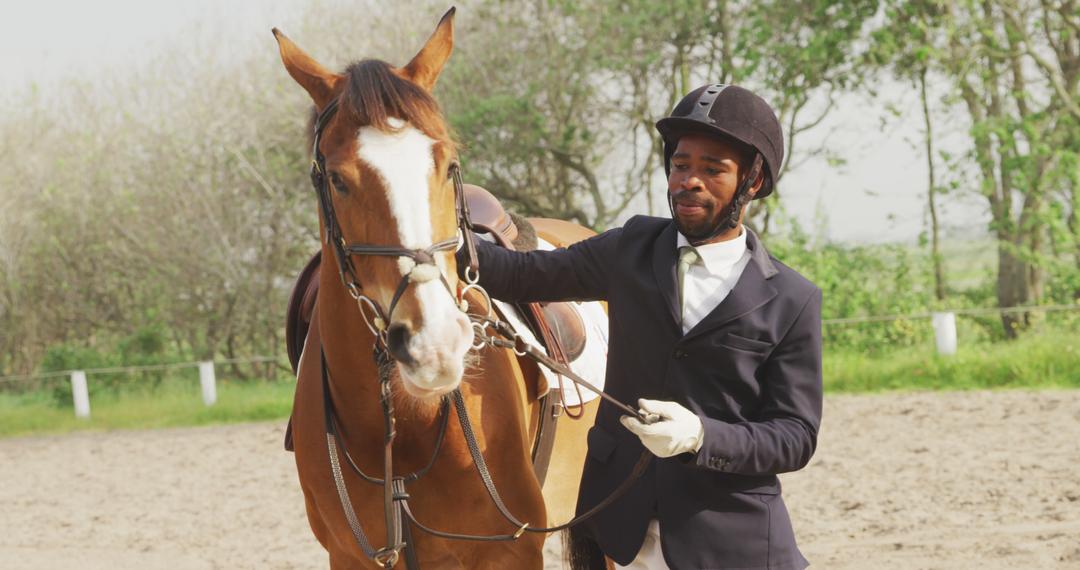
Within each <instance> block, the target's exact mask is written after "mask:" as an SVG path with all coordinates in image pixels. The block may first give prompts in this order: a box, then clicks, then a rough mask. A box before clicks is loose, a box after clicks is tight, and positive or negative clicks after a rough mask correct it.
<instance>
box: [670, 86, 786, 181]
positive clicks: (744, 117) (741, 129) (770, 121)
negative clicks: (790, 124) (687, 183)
mask: <svg viewBox="0 0 1080 570" xmlns="http://www.w3.org/2000/svg"><path fill="white" fill-rule="evenodd" d="M656 130H658V131H660V136H661V137H663V139H664V172H665V173H667V174H671V156H672V155H673V154H675V148H676V147H677V146H678V144H679V138H680V137H681V136H682V135H684V134H686V133H689V132H696V133H707V134H716V135H720V136H723V137H726V138H729V139H734V140H735V141H737V142H739V143H742V144H743V145H745V146H748V147H750V148H752V149H754V150H756V151H757V152H758V153H760V154H761V157H762V159H763V162H764V167H765V173H766V176H765V182H764V183H763V184H762V186H761V190H760V191H759V192H758V193H757V194H756V195H755V196H754V198H755V199H756V198H764V197H766V196H768V195H769V194H771V193H772V190H773V184H774V181H775V180H776V173H777V170H778V169H779V168H780V165H781V163H783V161H784V133H783V129H781V127H780V121H779V120H777V118H776V113H774V112H773V110H772V107H770V106H769V104H768V103H766V102H765V100H764V99H762V98H761V97H759V96H757V95H756V94H754V92H752V91H750V90H749V89H745V88H743V87H739V86H738V85H723V84H720V83H712V84H709V85H703V86H701V87H698V88H697V89H695V90H693V91H691V92H690V94H689V95H687V96H686V97H683V98H682V100H681V101H679V103H678V104H677V105H675V108H674V109H672V111H671V115H670V116H668V117H665V118H663V119H660V120H659V121H657V122H656Z"/></svg>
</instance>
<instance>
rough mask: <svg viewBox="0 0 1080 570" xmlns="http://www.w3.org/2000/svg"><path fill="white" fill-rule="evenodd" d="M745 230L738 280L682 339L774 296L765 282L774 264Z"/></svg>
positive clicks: (750, 309)
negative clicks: (743, 260)
mask: <svg viewBox="0 0 1080 570" xmlns="http://www.w3.org/2000/svg"><path fill="white" fill-rule="evenodd" d="M746 231H747V232H748V234H747V236H746V246H747V248H748V249H749V250H750V261H749V262H747V264H746V268H745V269H743V273H742V275H741V276H740V277H739V281H738V282H737V283H736V284H735V287H734V288H733V289H732V290H731V292H730V293H728V296H727V297H724V300H723V301H721V302H720V304H719V305H717V306H716V308H715V309H713V310H712V312H711V313H709V314H708V315H706V316H705V318H704V319H701V322H699V323H698V324H697V325H695V326H694V328H692V329H690V331H689V332H687V333H686V336H684V337H683V340H686V339H689V338H691V337H695V336H698V335H700V334H703V333H705V332H707V331H710V330H712V329H715V328H717V327H719V326H722V325H724V324H726V323H729V322H731V321H733V320H735V319H737V318H739V317H741V316H743V315H745V314H747V313H749V312H750V311H753V310H754V309H757V308H758V307H760V306H762V305H764V304H765V303H768V302H769V301H771V300H772V298H773V297H775V296H776V288H774V287H773V286H772V285H771V284H770V283H769V281H768V280H769V279H770V278H771V277H772V276H773V275H776V273H777V269H776V266H775V265H773V263H772V260H770V259H769V252H768V251H766V250H765V246H764V245H762V244H761V242H760V241H758V239H757V236H756V235H754V232H752V231H750V228H746ZM676 310H678V309H677V308H676Z"/></svg>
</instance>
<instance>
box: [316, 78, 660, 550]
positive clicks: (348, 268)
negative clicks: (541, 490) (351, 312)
mask: <svg viewBox="0 0 1080 570" xmlns="http://www.w3.org/2000/svg"><path fill="white" fill-rule="evenodd" d="M338 105H339V100H338V99H337V98H335V99H333V100H332V101H331V102H330V103H329V104H328V105H327V106H326V108H325V109H323V111H322V112H321V113H319V115H318V117H317V118H316V120H315V134H314V141H313V148H312V161H311V183H312V185H313V186H314V187H315V192H316V194H318V197H319V207H320V209H321V211H322V215H323V223H324V225H325V230H326V241H327V242H328V243H330V244H331V247H333V249H334V257H335V258H336V260H337V266H338V273H339V275H340V276H341V282H342V284H343V285H344V286H345V289H346V290H347V291H348V292H349V294H350V295H351V296H352V297H353V299H354V300H355V301H356V303H357V306H358V308H359V310H360V314H361V316H362V317H363V319H364V322H365V324H367V326H368V328H369V329H370V330H371V332H372V334H374V336H375V342H374V345H373V348H372V350H373V356H374V359H375V363H376V366H377V368H378V371H379V401H380V404H381V406H382V411H383V426H384V430H385V432H384V438H383V460H384V462H383V467H384V473H383V477H382V478H378V477H373V476H370V475H368V474H366V473H364V472H363V470H361V469H360V467H359V466H358V465H357V464H356V462H355V461H354V460H353V458H352V457H351V456H350V455H349V452H348V448H347V447H346V446H345V444H344V441H342V438H341V435H340V432H339V430H338V426H337V417H336V414H335V413H334V409H333V402H332V400H331V396H330V372H329V366H328V364H327V360H326V354H325V352H323V351H322V349H321V348H320V359H321V366H322V384H323V386H322V388H323V410H324V419H325V429H326V444H327V451H328V454H329V458H330V470H331V473H332V475H333V479H334V485H335V487H336V488H337V493H338V498H339V499H340V501H341V506H342V509H343V511H344V513H345V519H346V520H347V521H348V523H349V527H350V529H351V530H352V533H353V537H354V538H355V540H356V543H357V545H358V546H359V547H360V549H361V551H363V553H364V555H365V556H367V557H368V558H371V559H372V560H374V561H375V563H376V564H378V565H379V566H380V567H383V568H391V567H393V566H394V565H395V564H397V562H398V560H399V559H400V556H401V553H402V552H404V553H405V560H406V566H407V567H408V568H409V569H410V570H414V569H418V568H419V562H418V560H417V558H416V551H415V548H413V547H412V542H413V541H412V538H411V535H410V533H411V531H410V526H415V527H416V528H418V529H420V530H421V531H423V532H425V533H428V534H431V535H434V536H437V537H440V538H447V539H456V540H475V541H505V540H516V539H518V538H520V537H521V536H522V535H523V534H524V533H526V532H535V533H550V532H556V531H559V530H563V529H566V528H569V527H571V526H574V525H576V524H578V523H580V522H582V521H584V520H586V519H588V518H590V517H592V516H593V515H595V514H596V513H598V512H600V511H601V510H602V509H604V508H605V507H607V506H608V505H609V504H611V503H613V502H615V500H617V499H618V498H619V497H621V496H622V495H623V494H625V493H626V492H627V491H628V490H629V489H630V487H631V486H632V485H633V483H634V482H635V481H636V480H637V479H638V478H639V477H640V476H641V475H642V474H643V473H644V472H645V470H646V469H647V468H648V466H649V464H650V463H651V460H652V455H651V453H649V452H648V451H644V452H643V453H642V454H641V456H640V457H639V458H638V461H637V463H636V464H635V465H634V468H633V470H632V471H631V473H630V475H629V476H628V477H627V478H626V480H625V481H623V483H622V484H620V485H619V487H617V488H616V489H615V490H614V491H613V492H612V493H611V495H609V496H608V497H607V498H605V499H604V500H603V501H601V502H600V503H598V504H597V505H595V506H594V507H593V508H591V509H589V510H588V511H587V512H585V513H582V514H581V515H579V516H577V517H575V518H573V519H572V520H570V521H569V522H567V523H565V524H561V525H558V526H553V527H533V526H530V524H529V523H528V522H521V521H520V520H518V519H517V517H515V516H514V515H513V514H511V513H510V511H509V509H507V507H506V505H505V504H504V503H503V501H502V498H501V497H500V496H499V492H498V490H497V489H496V488H495V483H494V482H493V480H492V478H491V474H490V471H489V470H488V467H487V462H486V461H485V460H484V456H483V454H482V453H481V451H480V446H479V445H478V444H477V441H476V436H475V434H474V432H473V428H472V422H471V421H470V420H469V415H468V410H467V409H466V406H465V401H464V398H463V397H462V395H461V391H460V390H459V389H455V390H454V391H453V392H451V393H450V395H449V396H448V398H446V399H444V400H443V401H442V403H441V405H440V408H439V418H438V422H439V427H438V432H437V435H436V441H435V449H434V451H433V452H432V455H431V458H430V459H429V460H428V462H427V463H426V464H425V465H424V467H422V468H421V469H419V470H417V471H415V472H413V473H410V474H408V475H404V476H401V475H394V469H393V466H394V465H393V442H394V437H395V434H396V430H395V423H396V420H395V416H394V404H393V398H392V397H391V396H392V393H391V387H390V379H391V369H392V367H393V365H394V357H393V354H392V353H391V352H390V350H389V346H388V341H387V330H388V327H389V325H390V323H391V320H390V318H391V316H392V315H393V312H394V308H395V307H396V306H397V303H398V301H399V300H400V299H401V297H402V295H403V294H404V293H405V291H406V290H407V289H408V287H409V284H410V283H423V282H427V281H430V280H433V279H434V278H435V277H436V276H437V277H438V278H439V280H440V281H442V283H443V285H444V286H445V287H446V290H447V292H449V294H450V295H451V296H452V297H453V298H454V299H455V301H456V305H457V307H458V309H459V310H461V311H462V312H463V313H465V314H466V316H468V317H469V319H470V322H471V324H472V328H473V333H474V343H473V345H472V350H479V349H481V348H483V347H484V346H491V347H494V348H504V349H511V350H513V351H514V353H515V354H517V355H518V356H528V357H529V358H532V359H533V360H535V361H536V362H538V363H539V364H542V365H544V366H546V367H548V368H550V369H552V370H554V371H555V372H556V373H557V374H561V375H563V376H565V377H566V378H568V379H570V380H571V381H572V382H575V383H577V384H579V385H582V386H585V387H586V388H588V389H590V390H592V391H593V392H595V393H597V394H599V395H600V397H602V398H604V399H606V400H607V401H608V402H610V403H612V404H613V405H614V406H616V407H618V408H619V409H621V410H622V411H624V412H626V413H628V414H630V415H632V416H634V417H637V418H638V419H639V420H641V421H643V422H645V423H652V422H653V421H656V419H658V418H655V417H652V416H646V415H643V414H642V413H641V412H639V411H638V410H635V409H633V408H631V407H630V406H627V405H626V404H624V403H622V402H620V401H618V400H616V399H614V398H612V397H611V396H610V395H608V394H606V393H604V392H603V391H602V390H600V389H599V388H597V387H596V386H594V385H592V384H591V383H589V382H588V381H586V380H585V379H584V378H581V377H580V376H578V375H577V374H576V373H574V372H573V371H572V370H571V369H570V368H569V367H567V366H564V365H562V364H560V363H559V362H557V361H555V360H554V359H552V358H551V357H550V356H548V355H547V354H544V353H543V352H542V351H541V350H539V349H538V348H537V347H535V346H532V345H530V344H528V343H527V342H526V341H525V340H524V339H523V338H522V337H521V336H520V335H519V334H517V333H516V332H515V331H514V330H513V329H511V328H510V327H509V325H507V324H506V323H505V322H503V321H500V320H499V318H498V317H497V316H496V314H495V312H494V309H493V305H492V303H491V298H490V296H489V295H488V293H487V292H486V291H485V290H484V289H483V288H482V287H481V286H480V285H479V278H480V274H479V261H478V258H477V254H476V242H475V241H474V236H473V225H472V222H471V220H470V217H469V209H468V204H467V202H466V201H465V192H464V188H463V186H462V178H461V168H460V165H459V164H458V163H457V162H456V161H455V162H453V163H451V164H450V167H449V169H448V177H449V178H450V179H451V180H452V182H453V184H454V204H455V210H456V216H457V228H458V235H457V236H456V237H454V238H449V239H444V240H442V241H439V242H436V243H433V244H431V245H430V246H428V247H426V248H423V249H409V248H405V247H399V246H386V245H372V244H363V243H349V242H348V241H347V240H346V239H345V236H344V234H343V232H342V230H341V224H340V223H339V222H338V219H337V214H336V213H335V211H334V205H333V200H332V198H331V196H330V181H329V173H328V172H327V170H326V157H325V156H324V155H323V154H322V152H321V151H320V150H319V143H320V142H321V140H322V135H323V131H324V129H325V128H326V126H327V124H329V122H330V120H331V119H332V118H333V117H334V114H335V113H336V112H337V109H338ZM459 246H460V247H462V248H464V249H465V252H466V256H467V260H468V265H467V267H466V269H465V272H464V273H465V281H466V285H465V286H464V287H462V288H461V290H460V291H459V292H458V293H457V294H455V293H454V290H453V288H452V287H451V286H450V283H449V281H447V279H446V276H445V275H443V274H442V272H441V271H440V270H439V269H438V267H437V266H436V265H435V258H434V255H435V254H436V253H439V252H445V251H453V250H456V249H457V248H458V247H459ZM354 255H370V256H385V257H397V258H399V259H401V258H405V259H409V260H411V261H412V266H411V268H409V270H408V271H407V272H404V274H403V275H402V277H401V280H400V281H399V282H398V286H397V288H396V289H395V291H394V295H393V297H392V299H391V301H390V305H389V307H387V309H386V310H385V311H384V310H383V308H382V307H381V306H380V305H379V303H378V302H377V301H375V300H374V299H371V298H370V297H368V296H367V295H366V294H365V293H364V290H363V286H362V285H361V283H360V280H359V278H358V277H357V273H356V267H355V265H354V264H353V262H352V256H354ZM470 290H475V291H476V292H477V293H479V294H480V295H481V296H482V297H483V298H484V300H485V302H486V308H487V313H486V315H477V314H472V313H469V312H468V303H467V302H466V299H465V295H466V293H468V292H469V291H470ZM369 313H370V315H369ZM488 330H491V331H493V332H492V333H489V332H488ZM451 402H452V403H453V406H454V409H455V411H456V414H457V416H458V421H459V422H460V424H461V429H462V433H463V434H464V436H465V441H466V445H467V446H468V448H469V453H470V455H471V456H472V459H473V463H474V465H475V466H476V469H477V472H478V474H479V475H480V478H481V480H482V482H483V484H484V487H485V489H486V490H487V493H488V495H489V496H490V498H491V500H492V502H493V503H494V504H495V507H496V508H497V509H498V510H499V512H500V514H501V515H502V516H503V517H504V518H505V519H506V520H507V521H508V522H509V523H510V524H512V525H513V526H514V528H515V529H516V530H515V532H513V533H509V534H499V535H485V536H478V535H467V534H457V533H450V532H445V531H440V530H437V529H433V528H430V527H427V526H424V525H423V524H421V523H420V522H419V521H417V520H416V517H415V516H414V515H413V513H412V511H411V509H410V507H409V502H408V501H409V494H408V492H407V491H406V488H405V485H406V484H407V483H411V482H413V481H416V480H417V479H419V478H420V477H421V476H423V475H424V474H425V473H427V472H428V471H429V470H430V469H431V468H432V466H433V465H434V464H435V460H436V458H437V457H438V455H439V450H440V449H441V448H442V443H443V441H444V439H445V436H446V429H447V424H448V422H449V415H450V410H449V408H450V405H451ZM339 447H340V448H341V452H340V453H339V451H338V448H339ZM342 455H344V458H345V464H346V465H348V466H349V468H350V469H351V470H352V471H353V472H354V473H356V475H357V476H359V477H360V478H361V479H363V480H364V481H366V482H368V483H371V484H375V485H380V486H382V487H383V513H384V518H385V524H386V536H387V546H385V547H383V548H380V549H375V548H374V547H372V546H371V543H370V541H368V539H367V536H366V534H365V533H364V530H363V528H362V526H361V524H360V520H359V518H358V517H357V515H356V511H355V509H353V506H352V503H351V501H350V499H349V494H348V490H347V488H346V486H345V479H344V476H343V469H342V461H341V456H342Z"/></svg>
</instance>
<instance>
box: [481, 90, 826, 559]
mask: <svg viewBox="0 0 1080 570" xmlns="http://www.w3.org/2000/svg"><path fill="white" fill-rule="evenodd" d="M656 127H657V129H658V130H659V131H660V134H661V135H662V136H663V140H664V164H665V168H666V170H667V172H668V202H669V206H670V208H671V214H672V219H666V218H652V217H646V216H635V217H633V218H631V219H630V220H628V221H627V223H626V225H625V226H623V227H622V228H616V229H613V230H610V231H607V232H604V233H602V234H600V235H598V236H595V237H593V238H590V239H588V240H585V241H583V242H581V243H578V244H575V245H573V246H571V247H569V248H567V249H563V250H556V251H553V252H530V253H515V252H510V251H506V250H502V249H499V248H496V247H492V246H490V245H488V244H483V245H482V246H481V247H480V250H479V261H480V275H481V284H482V285H483V286H484V287H485V288H486V289H487V290H488V292H489V293H491V294H492V296H494V297H496V298H501V299H505V300H508V301H552V300H566V299H602V300H606V301H607V302H608V310H609V319H610V345H609V347H608V368H607V379H606V388H605V389H606V391H607V392H609V393H610V394H611V395H612V396H614V397H615V398H617V399H619V400H621V401H624V402H637V403H638V405H639V406H640V408H641V410H642V411H643V412H646V413H649V414H657V415H659V416H660V421H658V422H656V423H653V424H649V425H646V424H643V423H642V422H640V421H638V420H637V419H636V418H631V417H629V416H623V414H621V413H620V412H619V410H617V409H616V408H615V407H613V406H611V405H609V404H607V403H606V402H602V403H601V404H600V409H599V411H598V413H597V416H596V423H595V425H594V426H593V428H592V430H590V432H589V438H588V439H589V442H588V443H589V447H588V456H587V457H586V460H585V470H584V473H583V475H582V479H581V491H580V495H579V499H578V512H579V513H580V512H584V511H585V510H587V509H589V508H590V507H592V506H593V505H596V504H597V503H599V502H600V501H602V500H604V498H606V497H607V496H608V495H609V494H610V493H611V492H612V490H614V489H615V488H616V487H617V486H618V485H619V483H621V482H622V481H623V480H624V479H625V478H626V476H627V475H628V474H629V473H630V471H631V469H632V467H633V465H634V463H635V461H636V459H637V458H638V456H639V454H640V453H641V451H642V446H644V447H645V448H647V449H648V450H649V451H651V452H652V453H653V454H655V455H656V457H657V460H656V461H654V462H653V463H652V465H651V466H650V467H649V469H648V470H647V471H646V472H645V474H644V475H643V476H642V477H641V479H640V480H639V481H638V482H637V484H636V485H635V486H634V488H632V489H631V490H630V492H628V493H627V494H625V495H624V496H622V497H621V498H620V499H619V500H617V501H616V502H614V503H613V504H611V505H610V506H608V507H607V508H606V509H604V510H603V511H602V512H601V513H600V514H598V515H597V516H595V517H594V518H592V519H591V520H590V521H589V522H588V523H586V524H587V527H588V528H587V530H588V532H589V533H590V534H591V535H592V537H593V538H594V539H595V540H596V542H597V543H598V544H599V546H600V548H601V550H602V551H603V552H604V554H605V555H606V556H608V557H609V558H611V559H612V560H614V561H615V562H616V563H617V564H618V565H623V566H625V565H629V567H631V568H650V569H655V568H665V567H670V568H679V569H682V568H713V569H715V568H738V569H741V570H750V569H759V568H760V569H785V570H786V569H801V568H805V567H806V565H807V562H806V560H805V559H804V558H803V556H802V555H801V554H800V552H799V550H798V548H797V547H796V544H795V537H794V532H793V530H792V527H791V521H790V519H789V517H788V513H787V509H786V508H785V506H784V502H783V500H782V499H781V496H780V483H779V480H778V479H777V477H776V475H777V474H778V473H783V472H787V471H794V470H797V469H800V468H802V467H803V466H805V465H806V463H807V462H808V461H809V460H810V457H811V455H812V454H813V452H814V448H815V445H816V442H817V433H818V426H819V425H820V421H821V400H822V391H821V291H820V290H819V289H818V288H817V287H816V286H814V285H813V284H812V283H810V282H809V281H807V280H806V279H805V278H803V277H802V276H800V275H799V274H798V273H796V272H795V271H794V270H792V269H790V268H788V267H786V266H784V265H783V264H781V263H780V262H779V261H777V260H776V259H774V258H772V257H771V256H770V255H769V254H768V252H767V251H766V250H765V247H764V245H763V244H762V243H761V242H760V240H759V239H758V238H757V236H756V235H754V233H753V232H751V231H750V230H749V229H748V228H745V227H744V226H742V223H741V222H742V217H743V215H744V213H745V209H746V204H747V203H748V202H749V201H750V200H751V199H754V198H762V197H764V196H767V195H768V194H769V193H770V192H771V191H772V188H773V185H774V180H775V176H776V172H777V170H778V169H779V167H780V164H781V162H782V160H783V135H782V132H781V128H780V124H779V122H778V121H777V119H776V115H775V113H774V112H773V111H772V109H771V108H770V107H769V105H768V104H767V103H766V102H765V101H764V100H763V99H761V98H760V97H758V96H757V95H755V94H753V93H752V92H750V91H748V90H746V89H744V88H741V87H738V86H724V85H716V84H713V85H706V86H703V87H701V88H699V89H696V90H694V91H693V92H691V93H690V94H689V95H687V96H686V97H685V98H684V99H683V100H682V101H680V102H679V104H678V105H676V107H675V109H674V110H673V111H672V113H671V116H669V117H666V118H664V119H661V120H660V121H659V122H658V123H657V124H656ZM620 416H623V417H620Z"/></svg>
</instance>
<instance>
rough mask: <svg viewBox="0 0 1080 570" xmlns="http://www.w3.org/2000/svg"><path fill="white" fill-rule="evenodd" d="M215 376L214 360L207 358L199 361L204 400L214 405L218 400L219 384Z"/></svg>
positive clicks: (205, 402)
mask: <svg viewBox="0 0 1080 570" xmlns="http://www.w3.org/2000/svg"><path fill="white" fill-rule="evenodd" d="M215 382H216V379H215V378H214V362H213V361H211V360H206V361H203V362H200V363H199V384H200V385H201V386H202V401H203V403H204V404H206V405H207V406H213V405H214V402H216V401H217V385H216V384H215Z"/></svg>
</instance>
